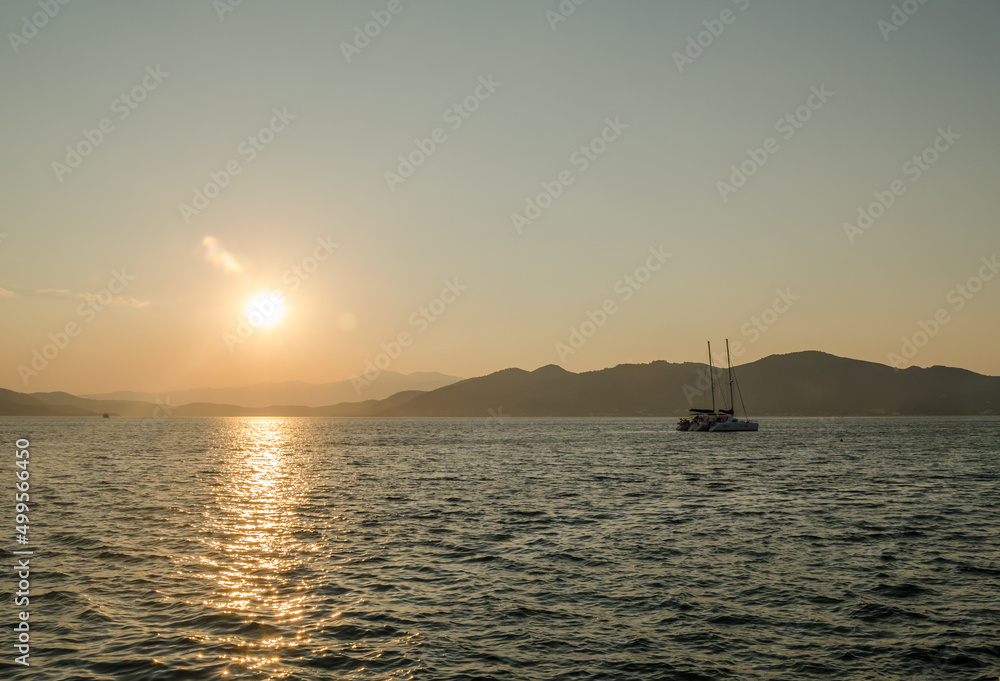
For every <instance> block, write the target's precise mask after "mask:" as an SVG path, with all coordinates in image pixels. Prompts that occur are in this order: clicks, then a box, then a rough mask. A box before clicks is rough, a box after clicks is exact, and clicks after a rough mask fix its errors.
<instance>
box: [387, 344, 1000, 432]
mask: <svg viewBox="0 0 1000 681" xmlns="http://www.w3.org/2000/svg"><path fill="white" fill-rule="evenodd" d="M716 376H717V380H722V381H723V382H724V381H725V380H726V374H725V371H724V370H722V371H720V370H718V369H717V374H716ZM737 380H738V382H739V386H740V389H741V392H742V394H743V396H744V398H745V399H746V404H747V409H748V410H749V412H750V414H751V415H753V416H778V415H784V416H828V415H845V416H847V415H851V416H866V415H867V416H878V415H891V414H901V415H922V414H926V415H933V414H941V415H949V414H952V415H962V414H965V415H969V414H1000V377H992V376H982V375H980V374H976V373H973V372H971V371H966V370H964V369H952V368H948V367H931V368H929V369H920V368H910V369H905V370H902V371H896V370H895V369H893V368H892V367H889V366H886V365H883V364H876V363H873V362H864V361H860V360H854V359H845V358H843V357H836V356H834V355H829V354H826V353H823V352H812V351H810V352H797V353H792V354H788V355H772V356H770V357H766V358H764V359H761V360H758V361H756V362H752V363H750V364H746V365H743V366H740V367H737ZM707 385H708V367H707V366H706V365H704V364H697V363H684V364H670V363H668V362H653V363H651V364H621V365H619V366H616V367H613V368H610V369H602V370H600V371H588V372H584V373H580V374H574V373H571V372H568V371H565V370H564V369H561V368H559V367H555V366H547V367H542V368H541V369H538V370H536V371H532V372H527V371H522V370H520V369H507V370H505V371H500V372H497V373H495V374H490V375H489V376H483V377H481V378H472V379H468V380H465V381H460V382H458V383H455V384H453V385H450V386H446V387H444V388H439V389H437V390H434V391H431V392H428V393H424V394H423V395H419V396H418V397H416V398H414V399H412V400H410V401H409V402H407V403H406V404H404V405H400V406H395V407H386V408H384V409H381V410H379V411H378V412H376V414H379V415H387V416H487V415H489V414H490V413H496V412H498V411H499V410H500V409H501V408H502V410H503V413H504V414H507V415H510V416H678V415H681V414H685V413H687V411H688V409H690V408H691V407H706V406H709V405H710V401H711V391H710V390H709V389H707ZM724 385H725V384H724ZM727 390H728V387H727ZM737 400H739V398H738V397H737ZM491 410H492V411H491ZM738 411H739V409H738Z"/></svg>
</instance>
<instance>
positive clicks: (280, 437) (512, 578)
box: [0, 418, 1000, 681]
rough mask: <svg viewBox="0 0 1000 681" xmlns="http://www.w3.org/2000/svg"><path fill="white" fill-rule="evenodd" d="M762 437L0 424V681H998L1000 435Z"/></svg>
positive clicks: (334, 424)
mask: <svg viewBox="0 0 1000 681" xmlns="http://www.w3.org/2000/svg"><path fill="white" fill-rule="evenodd" d="M761 428H762V430H761V432H759V433H755V434H754V433H743V434H729V435H726V436H722V435H719V434H709V433H677V432H675V431H674V430H673V421H672V420H663V419H551V420H550V419H500V418H487V419H481V420H477V419H455V420H451V419H357V420H355V419H307V418H247V419H239V418H229V419H208V418H205V419H168V420H166V419H165V420H160V421H142V420H138V419H134V420H133V419H82V418H81V419H73V418H64V419H42V418H5V419H0V437H2V438H3V441H4V442H7V443H8V446H7V451H8V452H9V453H11V455H10V456H8V457H5V460H4V462H3V463H2V465H0V471H2V472H3V475H2V478H0V486H4V487H7V486H9V487H12V486H13V482H14V480H13V472H14V470H15V469H14V468H13V464H12V461H13V455H12V451H13V442H14V440H15V439H17V438H19V437H27V438H29V439H30V440H31V452H32V458H31V462H32V463H31V469H30V470H31V475H32V477H31V483H32V490H31V492H32V504H31V506H32V509H31V535H30V539H31V543H30V545H29V547H28V548H30V549H33V550H35V551H36V555H35V556H34V557H33V558H32V567H33V570H32V598H31V606H30V610H31V613H32V614H31V618H32V619H31V623H32V657H31V660H32V663H33V666H32V667H31V668H30V669H24V668H18V667H13V666H5V667H3V669H2V672H0V676H2V677H3V678H10V679H29V678H30V679H33V680H35V679H37V680H39V681H41V680H57V679H58V680H68V679H88V680H97V679H108V680H110V679H135V680H137V681H139V680H142V681H146V680H150V679H327V678H345V679H410V678H413V679H449V680H458V679H689V680H698V679H704V680H706V681H709V680H712V681H714V680H717V679H798V680H801V679H832V678H835V679H872V678H878V679H945V678H956V679H958V678H960V679H979V680H986V679H989V680H990V681H992V680H993V679H996V678H997V676H998V674H1000V605H998V603H1000V588H998V587H1000V545H998V543H1000V542H998V529H1000V523H998V520H1000V512H998V510H1000V509H998V494H997V492H998V480H1000V419H996V418H993V419H989V418H964V419H929V420H928V419H907V418H897V419H766V420H764V422H763V423H762V424H761ZM5 481H7V482H5ZM4 496H8V497H9V495H6V494H5V495H4ZM11 510H12V509H9V508H5V509H4V515H3V518H4V521H5V523H7V525H8V532H10V533H12V530H13V528H12V526H13V519H12V518H11V513H10V511H11ZM3 546H4V547H5V549H6V551H4V554H3V555H4V564H12V563H13V562H14V560H13V557H12V554H11V553H10V551H12V550H15V549H17V548H20V547H18V546H17V545H16V544H15V543H14V542H13V537H11V540H10V541H6V542H3ZM7 574H8V576H7V577H0V579H3V586H2V588H3V590H4V592H5V593H8V594H9V593H10V592H11V591H12V590H13V587H14V586H15V582H14V581H13V580H12V579H11V578H10V572H9V571H7ZM14 611H15V609H14V607H13V604H12V603H10V602H9V601H8V602H7V603H5V606H4V608H3V609H2V611H0V615H2V617H3V619H2V622H4V623H9V624H10V625H11V626H7V624H4V626H3V629H2V630H3V631H5V632H7V633H5V634H3V635H2V637H3V643H2V648H3V650H5V651H10V650H11V649H12V648H11V643H12V639H13V636H12V633H11V631H12V626H13V623H14V617H15V614H14ZM13 656H14V655H13V654H8V653H5V657H4V662H7V661H9V660H11V659H12V658H13Z"/></svg>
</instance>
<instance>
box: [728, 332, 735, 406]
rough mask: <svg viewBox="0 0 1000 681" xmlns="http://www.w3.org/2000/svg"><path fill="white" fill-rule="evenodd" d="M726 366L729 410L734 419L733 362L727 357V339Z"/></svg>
mask: <svg viewBox="0 0 1000 681" xmlns="http://www.w3.org/2000/svg"><path fill="white" fill-rule="evenodd" d="M726 365H727V366H728V367H729V408H730V409H732V410H733V413H732V414H731V416H733V418H736V416H735V414H736V400H735V398H734V397H733V360H732V358H731V357H730V356H729V339H728V338H727V339H726Z"/></svg>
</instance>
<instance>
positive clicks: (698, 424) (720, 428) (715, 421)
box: [677, 338, 760, 433]
mask: <svg viewBox="0 0 1000 681" xmlns="http://www.w3.org/2000/svg"><path fill="white" fill-rule="evenodd" d="M726 364H727V366H728V368H729V409H719V410H716V408H715V367H714V366H713V365H712V343H711V341H709V343H708V375H709V384H710V386H711V388H712V408H711V409H691V410H690V411H691V414H692V416H690V417H688V418H682V419H681V420H680V421H678V422H677V430H680V431H687V432H709V433H741V432H755V431H757V430H758V429H759V428H760V424H759V423H757V422H756V421H751V420H750V419H749V418H743V419H738V418H736V416H735V411H736V401H735V393H734V391H733V385H734V384H736V379H735V374H734V373H733V361H732V357H731V356H730V354H729V339H728V338H727V339H726ZM737 389H738V384H737ZM723 398H725V395H724V394H723ZM740 404H743V394H742V393H740ZM743 415H744V417H746V405H744V406H743Z"/></svg>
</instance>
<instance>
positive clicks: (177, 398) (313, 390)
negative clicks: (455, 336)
mask: <svg viewBox="0 0 1000 681" xmlns="http://www.w3.org/2000/svg"><path fill="white" fill-rule="evenodd" d="M460 380H462V379H461V378H459V377H458V376H448V375H446V374H439V373H435V372H426V371H418V372H414V373H412V374H400V373H397V372H394V371H383V372H382V373H381V374H380V375H379V377H378V380H376V381H372V382H371V383H370V385H366V386H363V387H362V388H361V392H360V393H359V392H358V391H357V390H355V388H354V384H353V383H351V381H350V380H347V381H336V382H334V383H305V382H303V381H285V382H283V383H255V384H254V385H247V386H242V387H239V388H197V389H194V390H178V391H174V392H170V393H137V392H115V393H103V394H97V395H81V396H80V397H85V398H87V399H91V400H115V401H122V400H126V401H138V402H157V401H158V400H159V401H163V402H166V403H168V404H175V405H180V404H191V403H194V402H211V403H214V404H232V405H236V406H239V407H270V406H272V405H275V404H294V405H298V406H302V407H322V406H325V405H330V404H338V403H340V402H360V401H363V400H382V399H385V398H387V397H391V396H392V395H395V394H396V393H399V392H403V391H407V390H420V391H428V390H435V389H437V388H441V387H443V386H446V385H451V384H452V383H455V382H457V381H460Z"/></svg>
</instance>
